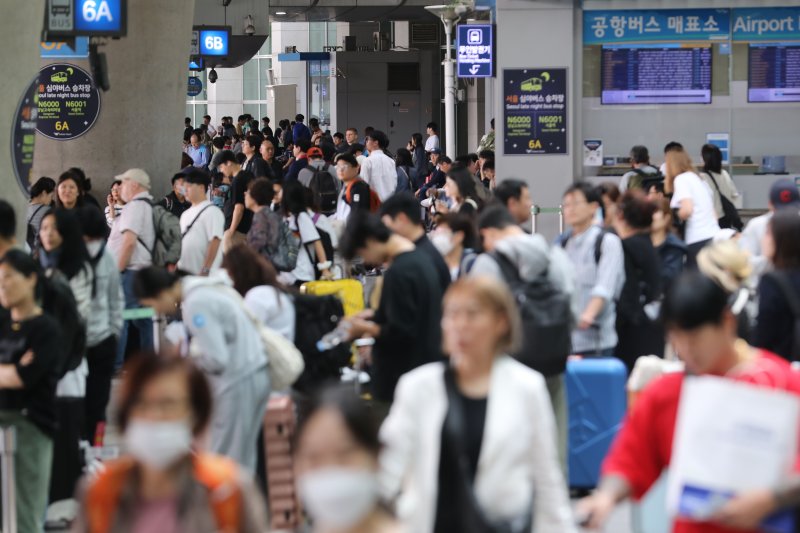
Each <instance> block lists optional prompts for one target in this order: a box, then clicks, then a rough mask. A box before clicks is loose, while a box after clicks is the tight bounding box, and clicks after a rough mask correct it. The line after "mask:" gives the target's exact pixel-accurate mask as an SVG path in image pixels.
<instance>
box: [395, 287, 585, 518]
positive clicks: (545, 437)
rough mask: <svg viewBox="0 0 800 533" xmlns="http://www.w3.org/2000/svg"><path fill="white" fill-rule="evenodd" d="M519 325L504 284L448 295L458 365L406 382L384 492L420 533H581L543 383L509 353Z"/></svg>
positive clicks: (449, 344) (448, 323) (452, 361)
mask: <svg viewBox="0 0 800 533" xmlns="http://www.w3.org/2000/svg"><path fill="white" fill-rule="evenodd" d="M520 327H521V326H520V323H519V312H518V310H517V307H516V304H515V302H514V298H513V296H512V295H511V293H510V292H509V290H508V288H506V287H505V285H503V284H501V283H499V282H498V281H496V280H495V279H493V278H489V277H476V278H465V279H461V280H458V281H457V282H455V283H454V284H453V285H451V286H450V288H449V289H448V291H447V294H446V295H445V297H444V311H443V315H442V332H443V335H444V348H445V351H446V352H447V353H448V354H449V363H431V364H428V365H425V366H422V367H420V368H417V369H416V370H412V371H411V372H409V373H407V374H406V375H405V376H403V377H402V378H401V379H400V382H399V384H398V386H397V391H396V393H395V399H394V404H393V405H392V409H391V412H390V413H389V417H388V418H387V419H386V422H385V423H384V425H383V427H382V428H381V442H382V443H383V445H384V451H383V454H382V456H381V466H382V473H383V479H382V480H381V481H382V487H383V488H384V490H386V491H387V492H386V493H385V495H386V496H387V497H388V498H390V499H391V500H396V502H397V509H398V514H399V516H400V518H401V519H402V520H404V521H406V522H407V523H408V524H409V526H410V529H411V531H414V532H415V533H431V532H442V533H445V532H454V531H473V529H472V528H473V527H475V525H476V524H477V523H482V524H483V525H482V529H481V530H484V531H489V530H490V527H495V528H498V530H499V528H506V529H502V531H511V532H520V533H522V532H525V533H530V532H531V531H537V532H550V531H558V532H559V533H562V532H563V533H572V532H575V531H576V527H575V525H574V522H573V518H572V513H571V511H570V506H569V497H568V495H567V488H566V484H565V482H564V478H563V476H562V474H561V469H560V466H559V460H558V453H557V451H556V428H555V421H554V418H553V408H552V406H551V405H550V399H549V397H548V393H547V387H546V385H545V381H544V378H543V377H542V376H541V375H540V374H539V373H537V372H535V371H534V370H531V369H530V368H528V367H526V366H524V365H522V364H521V363H519V362H517V361H515V360H514V359H512V358H511V357H509V356H507V355H504V354H506V353H508V352H513V351H514V348H515V346H516V345H517V344H518V339H519V336H520V334H521V332H520ZM421 391H424V393H421ZM534 523H535V529H534V526H533V524H534Z"/></svg>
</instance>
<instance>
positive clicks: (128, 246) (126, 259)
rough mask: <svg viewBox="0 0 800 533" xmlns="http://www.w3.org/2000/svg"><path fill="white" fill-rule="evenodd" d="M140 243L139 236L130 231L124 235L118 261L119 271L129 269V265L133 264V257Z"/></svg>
mask: <svg viewBox="0 0 800 533" xmlns="http://www.w3.org/2000/svg"><path fill="white" fill-rule="evenodd" d="M138 242H139V236H138V235H136V234H135V233H134V232H132V231H130V230H128V231H126V232H125V233H123V234H122V247H121V248H120V252H119V259H118V261H117V270H118V271H119V272H122V271H124V270H126V269H127V268H128V264H129V263H130V262H131V256H133V251H134V250H135V249H136V245H137V244H138Z"/></svg>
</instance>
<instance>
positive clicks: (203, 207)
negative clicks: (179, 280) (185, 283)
mask: <svg viewBox="0 0 800 533" xmlns="http://www.w3.org/2000/svg"><path fill="white" fill-rule="evenodd" d="M184 183H185V184H186V199H187V200H189V201H190V202H191V203H192V207H190V208H189V209H187V210H186V211H184V212H183V214H182V215H181V235H182V236H183V238H182V239H181V258H180V260H179V261H178V269H180V270H183V271H185V272H188V273H189V274H193V275H195V276H207V275H208V274H209V273H210V272H211V271H212V270H216V269H217V268H219V266H220V265H221V264H222V246H220V244H221V243H222V236H223V234H224V232H225V216H224V215H223V214H222V211H221V210H220V209H219V208H218V207H217V206H215V205H214V204H212V203H211V202H209V201H208V199H207V196H206V195H207V193H208V187H209V186H210V185H211V178H210V177H209V175H208V174H206V173H205V172H203V171H202V170H199V169H191V170H188V171H187V172H186V174H185V175H184Z"/></svg>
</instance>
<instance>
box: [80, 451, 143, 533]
mask: <svg viewBox="0 0 800 533" xmlns="http://www.w3.org/2000/svg"><path fill="white" fill-rule="evenodd" d="M134 466H135V463H134V461H133V459H132V458H123V459H120V460H117V461H111V462H109V463H106V465H105V467H106V468H105V469H104V470H103V472H102V473H101V474H100V475H99V476H98V477H97V478H96V479H95V480H94V482H92V483H91V484H90V485H89V487H88V488H87V490H86V503H85V511H86V522H87V526H88V530H89V532H90V533H110V532H111V527H112V525H113V522H114V516H115V515H116V511H117V508H118V507H119V500H120V496H121V495H122V490H123V488H124V487H125V483H126V482H127V480H128V478H129V476H130V475H131V472H133V468H134Z"/></svg>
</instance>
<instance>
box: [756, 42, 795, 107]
mask: <svg viewBox="0 0 800 533" xmlns="http://www.w3.org/2000/svg"><path fill="white" fill-rule="evenodd" d="M747 81H748V86H747V101H748V102H800V43H772V44H751V45H750V60H749V63H748V74H747Z"/></svg>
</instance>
